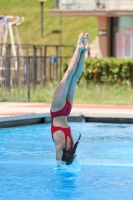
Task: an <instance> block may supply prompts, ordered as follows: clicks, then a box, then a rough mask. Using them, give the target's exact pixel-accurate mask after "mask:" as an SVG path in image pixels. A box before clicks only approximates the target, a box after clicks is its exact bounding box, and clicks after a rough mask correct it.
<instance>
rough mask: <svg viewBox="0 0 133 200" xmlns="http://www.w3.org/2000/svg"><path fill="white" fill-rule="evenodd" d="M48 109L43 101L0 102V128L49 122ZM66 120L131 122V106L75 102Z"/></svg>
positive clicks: (132, 113)
mask: <svg viewBox="0 0 133 200" xmlns="http://www.w3.org/2000/svg"><path fill="white" fill-rule="evenodd" d="M49 110H50V104H45V103H0V128H4V127H12V126H17V125H28V124H37V123H50V121H51V118H50V114H49ZM68 121H71V122H107V123H132V124H133V106H115V105H90V104H75V105H73V108H72V111H71V114H70V116H69V117H68Z"/></svg>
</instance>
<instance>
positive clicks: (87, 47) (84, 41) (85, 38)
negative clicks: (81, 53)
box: [83, 33, 90, 51]
mask: <svg viewBox="0 0 133 200" xmlns="http://www.w3.org/2000/svg"><path fill="white" fill-rule="evenodd" d="M89 40H90V36H89V34H88V33H86V34H85V35H84V39H83V44H84V50H85V51H87V50H88V49H89V44H88V43H89Z"/></svg>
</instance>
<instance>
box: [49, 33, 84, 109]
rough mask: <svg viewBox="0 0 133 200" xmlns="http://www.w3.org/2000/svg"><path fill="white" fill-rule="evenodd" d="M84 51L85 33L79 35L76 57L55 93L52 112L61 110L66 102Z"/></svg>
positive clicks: (73, 58) (74, 56)
mask: <svg viewBox="0 0 133 200" xmlns="http://www.w3.org/2000/svg"><path fill="white" fill-rule="evenodd" d="M83 49H84V45H83V33H81V34H80V35H79V38H78V42H77V47H76V50H75V52H74V55H73V57H72V59H71V61H70V64H69V66H68V69H67V71H66V72H65V74H64V76H63V78H62V80H61V81H60V83H59V84H58V86H57V89H56V91H55V93H54V97H53V101H52V106H51V110H52V111H57V110H60V109H61V108H62V107H63V106H64V105H65V102H66V97H67V94H68V90H69V86H70V83H71V80H72V77H73V75H74V73H75V71H76V69H77V64H78V62H79V58H80V54H81V52H82V51H83Z"/></svg>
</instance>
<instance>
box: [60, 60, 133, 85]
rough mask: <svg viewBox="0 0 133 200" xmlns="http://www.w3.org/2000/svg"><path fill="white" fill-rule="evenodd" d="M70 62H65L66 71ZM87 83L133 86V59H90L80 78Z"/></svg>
mask: <svg viewBox="0 0 133 200" xmlns="http://www.w3.org/2000/svg"><path fill="white" fill-rule="evenodd" d="M67 67H68V61H65V62H64V65H63V69H64V71H66V69H67ZM81 79H85V80H86V82H87V83H88V82H90V81H91V82H93V83H108V84H116V83H118V84H122V85H133V59H116V58H88V59H86V61H85V69H84V72H83V74H82V76H81V78H80V80H81Z"/></svg>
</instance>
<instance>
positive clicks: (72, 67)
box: [50, 33, 89, 166]
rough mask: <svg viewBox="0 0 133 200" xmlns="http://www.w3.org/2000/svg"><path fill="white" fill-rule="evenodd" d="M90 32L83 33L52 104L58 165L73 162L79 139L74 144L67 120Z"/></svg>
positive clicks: (52, 124)
mask: <svg viewBox="0 0 133 200" xmlns="http://www.w3.org/2000/svg"><path fill="white" fill-rule="evenodd" d="M88 42H89V34H88V33H86V34H85V35H84V34H83V33H81V34H80V35H79V38H78V42H77V46H76V49H75V52H74V54H73V57H72V59H71V61H70V63H69V66H68V69H67V71H66V72H65V74H64V76H63V78H62V80H61V81H60V83H59V84H58V86H57V88H56V90H55V93H54V97H53V101H52V105H51V110H50V113H51V134H52V138H53V141H54V143H55V148H56V161H57V165H58V166H60V164H62V163H64V162H65V164H67V165H69V164H71V163H72V162H73V160H74V157H75V152H76V147H77V144H78V142H79V139H80V137H81V135H80V136H79V139H78V141H77V142H76V143H75V145H74V140H73V136H72V132H71V129H70V127H69V125H68V122H67V116H68V115H69V114H70V111H71V109H72V105H73V98H74V93H75V90H76V84H77V81H78V79H79V77H80V76H81V74H82V71H83V68H84V61H85V53H86V51H87V50H88V47H89V46H88Z"/></svg>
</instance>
